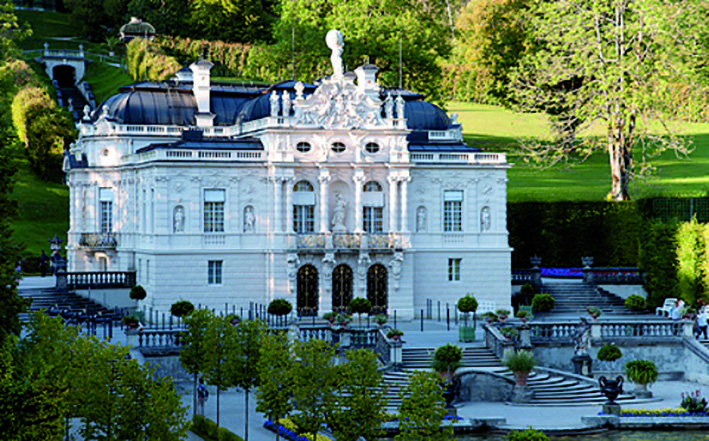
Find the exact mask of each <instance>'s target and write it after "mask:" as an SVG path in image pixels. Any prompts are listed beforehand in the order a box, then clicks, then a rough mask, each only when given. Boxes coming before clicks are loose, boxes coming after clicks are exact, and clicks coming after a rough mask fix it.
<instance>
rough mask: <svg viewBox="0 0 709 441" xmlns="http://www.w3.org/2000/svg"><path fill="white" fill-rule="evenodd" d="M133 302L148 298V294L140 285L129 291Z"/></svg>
mask: <svg viewBox="0 0 709 441" xmlns="http://www.w3.org/2000/svg"><path fill="white" fill-rule="evenodd" d="M128 295H129V296H130V298H131V299H133V300H144V299H145V297H147V296H148V293H147V292H146V291H145V288H143V287H142V286H140V285H135V286H134V287H132V288H131V289H130V294H128Z"/></svg>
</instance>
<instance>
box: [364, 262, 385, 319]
mask: <svg viewBox="0 0 709 441" xmlns="http://www.w3.org/2000/svg"><path fill="white" fill-rule="evenodd" d="M387 280H388V273H387V269H386V267H385V266H384V265H382V264H380V263H377V264H374V265H372V266H370V267H369V270H368V271H367V300H369V302H370V303H371V304H372V312H371V314H386V313H387Z"/></svg>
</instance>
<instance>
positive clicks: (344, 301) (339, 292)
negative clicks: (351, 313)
mask: <svg viewBox="0 0 709 441" xmlns="http://www.w3.org/2000/svg"><path fill="white" fill-rule="evenodd" d="M351 300H352V268H350V267H349V266H348V265H344V264H343V265H338V266H336V267H335V270H334V271H333V272H332V310H333V311H335V312H344V311H346V310H347V306H348V305H349V304H350V301H351Z"/></svg>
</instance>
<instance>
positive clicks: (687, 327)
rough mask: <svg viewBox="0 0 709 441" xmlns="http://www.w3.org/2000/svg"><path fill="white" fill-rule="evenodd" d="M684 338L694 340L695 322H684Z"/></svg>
mask: <svg viewBox="0 0 709 441" xmlns="http://www.w3.org/2000/svg"><path fill="white" fill-rule="evenodd" d="M682 337H691V338H694V322H693V321H692V320H682Z"/></svg>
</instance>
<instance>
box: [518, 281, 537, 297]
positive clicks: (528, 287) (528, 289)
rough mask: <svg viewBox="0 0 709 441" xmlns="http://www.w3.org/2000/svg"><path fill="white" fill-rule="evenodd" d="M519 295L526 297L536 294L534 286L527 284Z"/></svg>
mask: <svg viewBox="0 0 709 441" xmlns="http://www.w3.org/2000/svg"><path fill="white" fill-rule="evenodd" d="M519 293H520V294H522V295H525V296H531V295H532V294H534V286H532V284H531V283H529V282H527V283H525V284H524V285H522V288H520V290H519Z"/></svg>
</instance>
